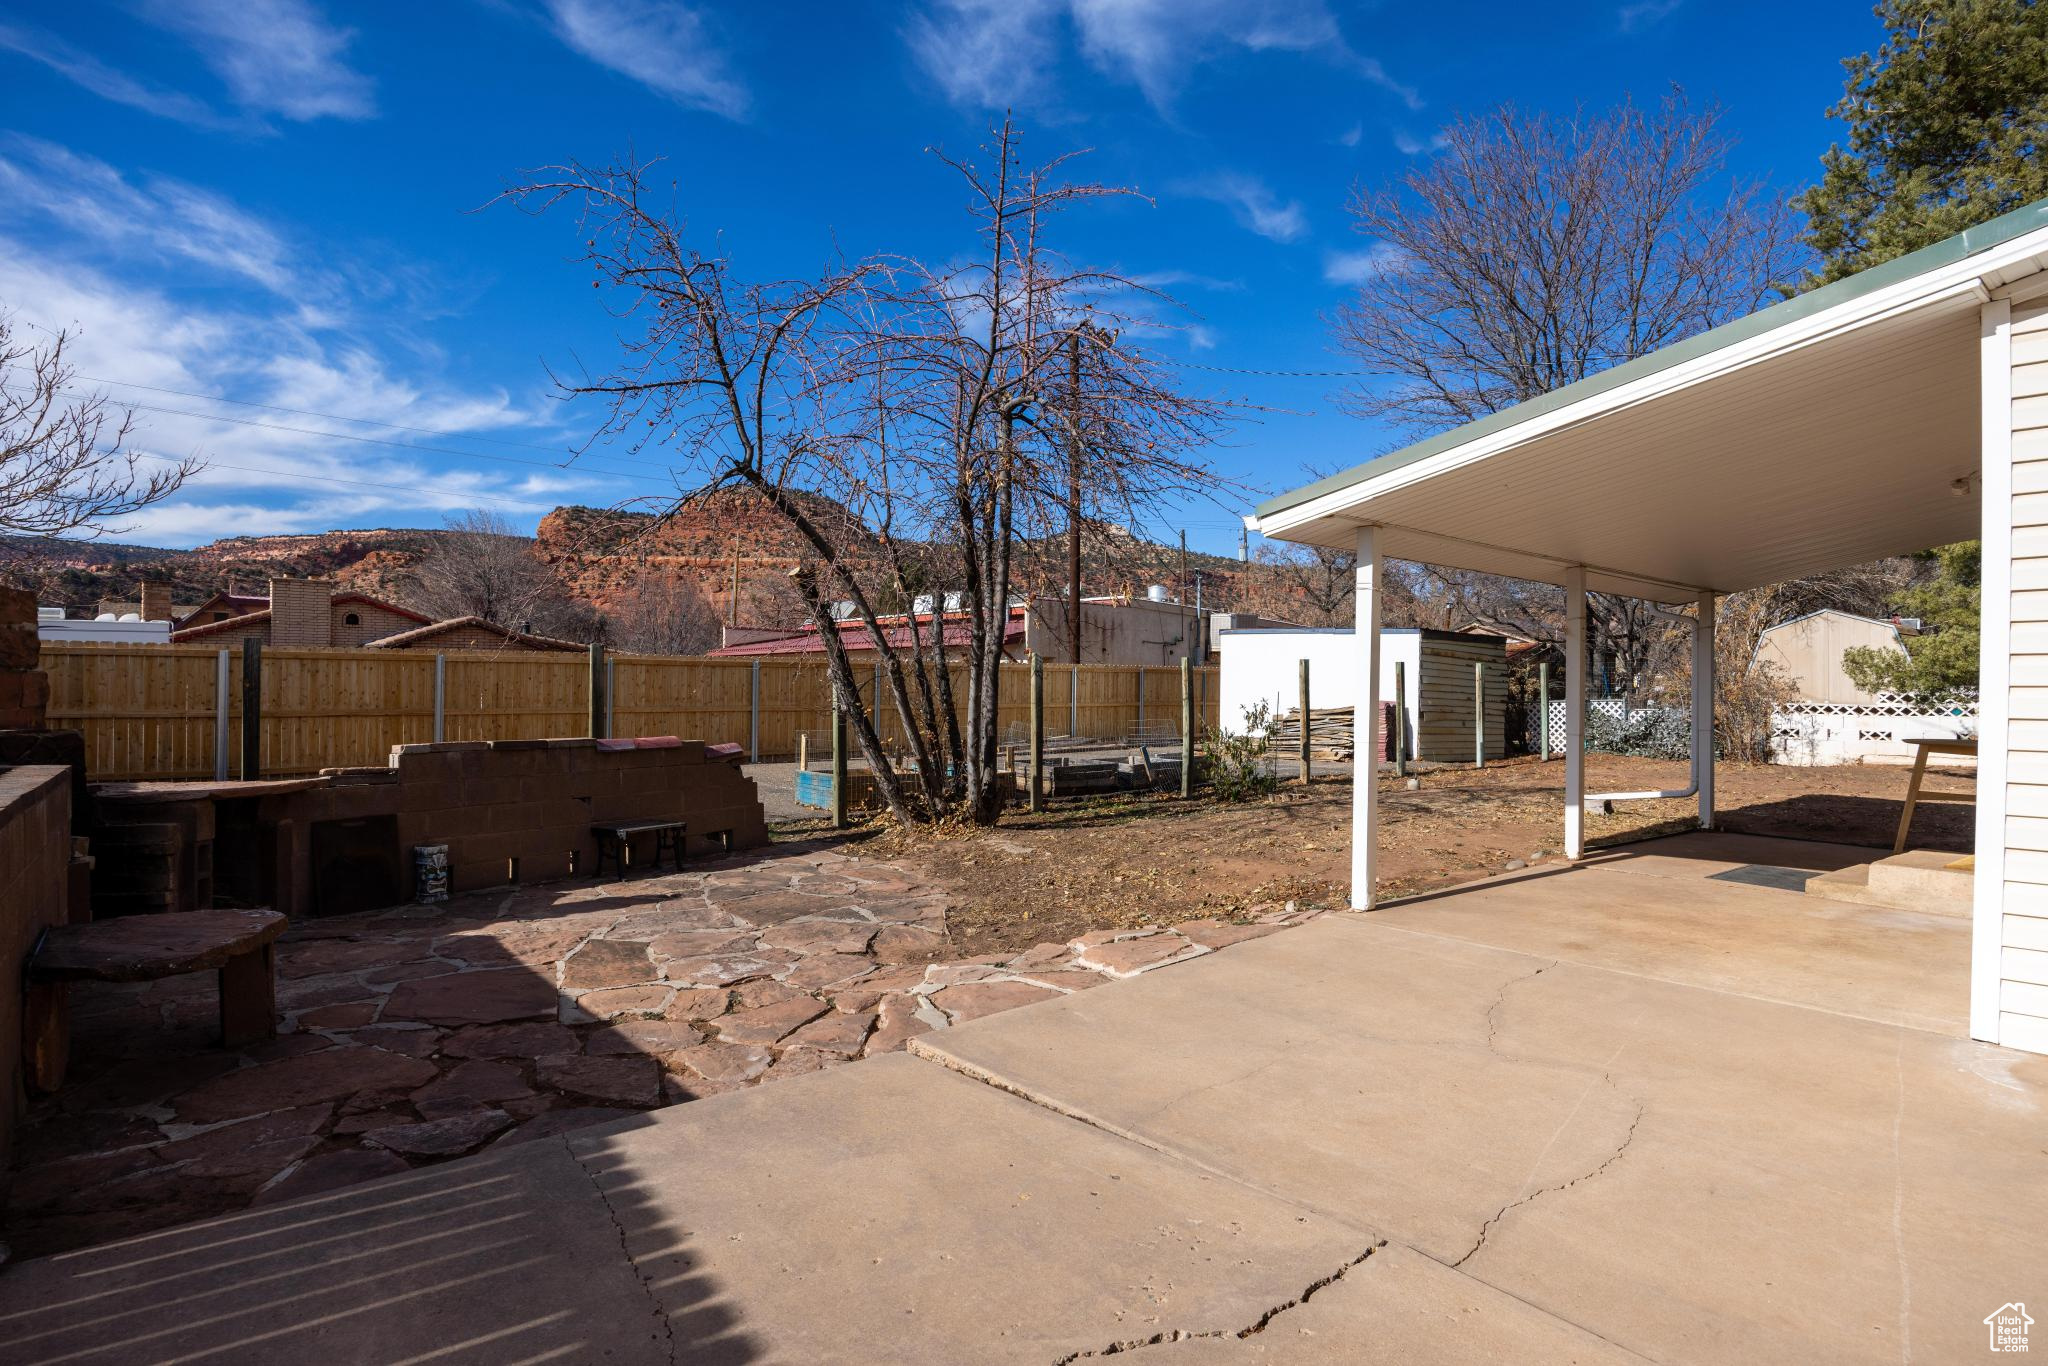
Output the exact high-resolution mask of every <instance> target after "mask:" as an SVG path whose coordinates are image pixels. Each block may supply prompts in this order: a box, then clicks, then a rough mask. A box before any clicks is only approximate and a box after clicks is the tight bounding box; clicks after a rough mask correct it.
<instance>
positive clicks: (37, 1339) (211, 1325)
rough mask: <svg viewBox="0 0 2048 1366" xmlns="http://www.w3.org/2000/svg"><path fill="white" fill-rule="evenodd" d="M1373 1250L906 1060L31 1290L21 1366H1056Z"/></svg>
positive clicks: (1215, 1319)
mask: <svg viewBox="0 0 2048 1366" xmlns="http://www.w3.org/2000/svg"><path fill="white" fill-rule="evenodd" d="M1378 1242H1379V1240H1378V1239H1377V1238H1376V1237H1375V1236H1373V1235H1372V1234H1370V1233H1368V1232H1365V1231H1362V1230H1360V1229H1358V1228H1355V1227H1353V1226H1350V1225H1348V1224H1346V1223H1344V1222H1343V1221H1341V1220H1335V1219H1331V1218H1328V1217H1325V1216H1321V1215H1317V1214H1314V1213H1313V1212H1310V1211H1307V1210H1304V1209H1302V1208H1301V1207H1299V1206H1298V1205H1295V1204H1293V1203H1291V1202H1287V1201H1283V1200H1279V1199H1275V1198H1273V1197H1271V1196H1267V1195H1262V1194H1260V1193H1258V1192H1255V1191H1252V1190H1250V1189H1248V1188H1246V1187H1245V1186H1243V1185H1241V1184H1239V1183H1236V1182H1231V1181H1226V1180H1218V1179H1213V1178H1209V1177H1206V1176H1204V1175H1202V1174H1199V1173H1194V1172H1191V1171H1189V1170H1188V1169H1187V1168H1186V1167H1184V1166H1182V1165H1180V1164H1177V1163H1174V1162H1172V1161H1171V1160H1169V1159H1166V1158H1163V1157H1161V1156H1160V1155H1158V1154H1157V1153H1154V1152H1152V1151H1150V1150H1148V1149H1145V1148H1143V1147H1139V1146H1136V1145H1133V1144H1130V1143H1127V1142H1124V1141H1122V1140H1120V1139H1116V1138H1113V1137H1111V1136H1110V1135H1107V1134H1104V1133H1102V1132H1100V1131H1098V1130H1094V1129H1090V1128H1088V1127H1086V1126H1084V1125H1079V1124H1075V1123H1073V1122H1071V1121H1069V1120H1066V1119H1063V1118H1061V1117H1059V1116H1057V1115H1054V1114H1052V1113H1051V1112H1049V1111H1046V1110H1044V1109H1042V1108H1039V1107H1036V1106H1033V1105H1030V1104H1028V1103H1027V1102H1025V1101H1023V1100H1020V1099H1018V1098H1016V1097H1013V1096H1008V1095H1004V1094H1002V1093H1001V1092H998V1091H996V1090H994V1089H992V1088H990V1087H986V1086H981V1085H978V1084H976V1083H973V1082H971V1081H968V1080H966V1079H964V1078H961V1077H959V1076H957V1075H955V1074H953V1073H951V1072H948V1071H946V1070H944V1069H941V1068H937V1067H933V1066H931V1065H930V1064H928V1063H924V1062H919V1061H916V1060H913V1059H910V1058H908V1057H902V1056H897V1057H891V1058H884V1059H878V1060H876V1061H874V1062H872V1063H869V1064H865V1065H863V1066H861V1067H859V1068H848V1069H841V1070H838V1071H833V1072H823V1073H818V1074H815V1075H813V1076H810V1077H805V1078H799V1079H796V1080H792V1081H790V1082H788V1083H786V1084H784V1085H781V1086H776V1087H771V1088H766V1089H761V1090H755V1091H748V1092H744V1093H736V1094H734V1095H731V1096H727V1097H722V1098H718V1099H715V1100H710V1101H704V1102H700V1103H698V1104H694V1105H690V1106H685V1107H679V1108H676V1109H671V1110H667V1111H663V1112H660V1113H659V1114H656V1115H648V1116H644V1117H636V1118H635V1119H632V1120H628V1121H622V1122H620V1123H618V1124H614V1125H611V1126H606V1127H604V1128H602V1129H596V1130H586V1131H582V1132H580V1133H578V1134H576V1135H574V1136H572V1137H570V1138H569V1139H567V1140H566V1141H565V1140H561V1139H557V1140H552V1141H538V1142H534V1143H530V1144H526V1145H523V1146H521V1147H518V1148H515V1149H512V1150H510V1151H509V1152H507V1153H505V1154H503V1155H499V1154H487V1155H485V1156H483V1157H481V1158H476V1159H471V1160H469V1161H464V1162H459V1163H453V1164H449V1165H446V1166H442V1167H438V1168H435V1169H433V1170H432V1171H430V1172H422V1173H416V1174H412V1175H409V1176H405V1177H401V1178H396V1179H392V1180H386V1181H380V1182H375V1183H371V1184H368V1185H364V1186H359V1187H355V1188H353V1189H351V1190H348V1191H346V1192H343V1193H338V1194H335V1195H332V1196H327V1197H320V1198H315V1199H310V1200H305V1201H298V1202H294V1203H292V1204H288V1205H283V1206H279V1207H276V1208H274V1209H267V1210H264V1211H261V1212H257V1213H251V1214H244V1215H237V1216H233V1217H229V1218H225V1219H218V1220H213V1221H209V1222H206V1223H200V1224H194V1225H189V1226H187V1227H184V1228H181V1229H177V1230H173V1231H170V1232H165V1233H159V1234H154V1235H149V1236H146V1237H142V1238H137V1239H132V1240H129V1241H126V1242H121V1243H115V1244H110V1245H106V1246H102V1247H98V1248H94V1249H91V1250H89V1251H85V1252H79V1253H71V1254H66V1255H63V1256H59V1257H54V1258H49V1259H45V1260H42V1261H35V1262H29V1263H26V1264H24V1265H21V1266H18V1267H15V1268H12V1269H10V1270H9V1271H8V1272H7V1273H6V1275H5V1276H4V1277H0V1361H8V1362H13V1361H38V1362H49V1361H109V1362H112V1361H119V1362H124V1363H139V1362H160V1361H171V1360H188V1359H195V1358H203V1359H205V1360H209V1361H230V1362H234V1361H247V1362H275V1361H280V1360H306V1361H320V1362H328V1361H346V1362H358V1361H360V1362H394V1361H418V1360H433V1361H437V1362H443V1361H445V1362H504V1361H514V1360H519V1361H531V1360H543V1359H554V1360H568V1361H592V1360H599V1359H605V1360H612V1361H621V1362H641V1361H664V1362H665V1361H671V1360H676V1361H686V1362H707V1363H708V1362H720V1363H723V1362H752V1361H778V1362H791V1363H819V1362H856V1361H858V1362H884V1361H886V1362H891V1363H911V1362H932V1363H942V1362H943V1363H954V1362H961V1361H975V1362H1008V1361H1016V1362H1028V1363H1051V1362H1053V1361H1056V1360H1059V1359H1061V1358H1062V1357H1068V1356H1072V1355H1075V1354H1080V1353H1088V1352H1095V1351H1100V1350H1102V1349H1104V1348H1105V1347H1107V1346H1109V1345H1110V1344H1113V1343H1120V1342H1127V1341H1132V1340H1143V1339H1147V1338H1151V1337H1154V1336H1158V1335H1161V1334H1178V1333H1182V1332H1191V1331H1192V1332H1205V1331H1217V1332H1231V1333H1234V1332H1236V1331H1238V1330H1240V1329H1242V1328H1245V1327H1248V1326H1251V1325H1254V1324H1257V1323H1260V1322H1262V1321H1267V1320H1268V1316H1269V1315H1271V1314H1272V1313H1273V1312H1274V1311H1276V1310H1278V1311H1281V1312H1282V1313H1284V1312H1286V1308H1287V1306H1289V1305H1290V1304H1292V1303H1293V1302H1295V1301H1297V1300H1298V1299H1299V1298H1300V1297H1301V1296H1302V1294H1303V1293H1304V1292H1305V1291H1306V1290H1307V1289H1308V1288H1310V1287H1312V1286H1314V1285H1315V1284H1317V1283H1318V1282H1320V1281H1324V1280H1326V1279H1328V1278H1329V1277H1331V1276H1333V1275H1336V1274H1337V1273H1338V1272H1340V1271H1341V1270H1343V1269H1344V1268H1345V1267H1346V1266H1347V1265H1349V1264H1350V1263H1352V1262H1354V1261H1356V1260H1357V1259H1358V1258H1360V1257H1361V1256H1362V1255H1364V1254H1366V1253H1368V1252H1370V1251H1373V1250H1374V1249H1375V1248H1376V1245H1377V1244H1378ZM1438 1271H1439V1274H1440V1275H1442V1276H1444V1277H1445V1278H1447V1279H1456V1278H1455V1277H1454V1276H1452V1273H1449V1272H1445V1271H1442V1270H1441V1268H1439V1269H1438ZM1444 1293H1446V1294H1448V1293H1449V1292H1444ZM1452 1298H1457V1297H1456V1296H1452ZM1447 1302H1448V1301H1447ZM1473 1312H1477V1313H1479V1314H1480V1315H1482V1316H1483V1317H1486V1318H1488V1319H1489V1320H1490V1319H1491V1318H1492V1317H1493V1316H1495V1315H1500V1316H1503V1318H1504V1325H1503V1328H1502V1329H1501V1331H1503V1332H1506V1333H1508V1334H1510V1335H1513V1334H1514V1333H1516V1332H1517V1331H1518V1330H1517V1328H1516V1327H1515V1324H1514V1322H1513V1320H1514V1319H1516V1318H1518V1317H1519V1315H1518V1314H1516V1313H1515V1312H1514V1311H1513V1310H1512V1307H1511V1306H1506V1305H1505V1304H1503V1302H1502V1301H1501V1300H1500V1299H1499V1298H1498V1297H1491V1298H1490V1300H1489V1302H1488V1303H1486V1304H1484V1305H1480V1306H1478V1307H1476V1309H1475V1310H1474V1311H1473Z"/></svg>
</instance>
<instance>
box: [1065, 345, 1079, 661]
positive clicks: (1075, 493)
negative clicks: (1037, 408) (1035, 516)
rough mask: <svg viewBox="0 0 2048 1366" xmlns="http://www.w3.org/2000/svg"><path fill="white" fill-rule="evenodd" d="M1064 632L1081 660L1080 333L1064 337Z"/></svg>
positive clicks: (1075, 656) (1075, 657) (1075, 659)
mask: <svg viewBox="0 0 2048 1366" xmlns="http://www.w3.org/2000/svg"><path fill="white" fill-rule="evenodd" d="M1067 369H1068V376H1067V378H1068V383H1069V386H1070V387H1069V389H1068V394H1069V395H1070V397H1069V400H1068V401H1069V402H1070V403H1071V404H1072V405H1073V409H1072V411H1071V412H1069V413H1068V414H1067V635H1068V638H1069V640H1070V643H1071V644H1072V646H1073V650H1074V654H1073V662H1074V663H1076V664H1079V663H1080V662H1081V334H1080V332H1078V331H1076V332H1075V333H1074V334H1073V335H1072V336H1070V337H1068V338H1067Z"/></svg>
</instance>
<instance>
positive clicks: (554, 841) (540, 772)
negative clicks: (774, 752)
mask: <svg viewBox="0 0 2048 1366" xmlns="http://www.w3.org/2000/svg"><path fill="white" fill-rule="evenodd" d="M391 768H392V769H393V770H395V773H394V775H393V776H392V777H391V778H390V779H387V780H381V781H366V780H367V779H372V778H379V779H381V778H382V774H383V771H382V770H343V771H341V772H340V774H339V775H338V776H339V777H341V778H342V781H339V782H337V783H336V784H334V785H333V786H330V787H324V788H316V789H314V790H312V791H310V792H306V793H303V794H299V795H297V796H295V797H293V798H291V801H292V803H293V808H292V819H293V820H294V821H295V822H298V823H300V824H301V825H302V826H303V827H305V828H308V829H310V827H311V825H312V824H313V823H316V822H319V821H326V820H348V819H355V818H359V817H363V816H382V815H395V816H396V817H397V827H398V843H399V849H398V854H399V858H400V870H401V876H402V877H403V878H405V879H406V880H407V882H408V885H409V880H410V878H411V875H412V849H413V846H415V845H421V844H445V845H447V846H448V862H449V872H450V884H451V886H452V887H453V888H454V890H456V891H474V890H476V889H479V888H484V887H499V886H504V885H506V883H507V882H508V881H510V875H511V862H512V860H514V859H516V860H518V880H519V881H520V882H522V883H526V882H545V881H549V880H551V879H556V878H565V877H570V876H585V877H587V876H590V875H592V874H594V873H595V872H596V871H597V839H596V837H595V836H594V835H593V834H592V833H591V827H592V826H593V825H595V824H600V823H606V822H635V821H676V820H679V821H683V822H684V823H685V824H686V825H687V826H688V852H689V853H690V854H691V855H700V854H703V853H705V852H707V851H708V850H709V849H710V848H711V847H712V845H711V841H710V836H711V835H712V833H713V832H714V831H721V830H729V831H731V832H732V841H733V847H734V848H735V849H752V848H758V847H760V846H761V845H764V844H766V843H767V842H768V823H767V820H766V817H765V816H764V814H763V812H762V810H761V798H760V794H759V793H758V792H757V791H756V789H755V787H754V780H753V779H751V778H749V777H747V776H746V774H745V773H743V772H741V770H740V767H739V765H738V763H736V762H734V761H733V758H732V757H731V756H728V755H726V754H723V753H714V752H710V751H708V750H707V748H706V746H705V745H704V743H703V741H701V740H680V739H677V738H675V737H673V736H659V737H648V738H643V739H639V740H588V739H563V740H500V741H495V742H485V741H480V740H479V741H454V742H449V743H445V744H438V745H399V746H397V747H395V748H394V749H393V750H392V752H391ZM652 854H653V842H652V839H651V838H646V839H643V840H642V841H640V842H639V843H638V844H636V846H635V849H634V856H635V863H636V865H637V866H639V867H640V868H642V869H647V868H648V867H649V865H648V860H649V859H651V857H652ZM300 904H311V903H310V902H301V903H300Z"/></svg>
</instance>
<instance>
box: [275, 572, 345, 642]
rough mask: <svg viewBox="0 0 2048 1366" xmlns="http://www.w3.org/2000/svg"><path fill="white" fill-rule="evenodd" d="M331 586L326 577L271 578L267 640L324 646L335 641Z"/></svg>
mask: <svg viewBox="0 0 2048 1366" xmlns="http://www.w3.org/2000/svg"><path fill="white" fill-rule="evenodd" d="M333 600H334V585H333V584H332V583H330V582H328V581H327V580H326V579H272V580H271V581H270V643H271V644H272V645H304V646H326V645H332V644H333V643H334V614H333V610H332V606H331V604H332V603H333Z"/></svg>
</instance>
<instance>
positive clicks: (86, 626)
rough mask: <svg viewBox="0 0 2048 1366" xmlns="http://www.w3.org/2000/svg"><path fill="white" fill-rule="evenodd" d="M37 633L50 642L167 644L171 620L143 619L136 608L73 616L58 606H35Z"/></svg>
mask: <svg viewBox="0 0 2048 1366" xmlns="http://www.w3.org/2000/svg"><path fill="white" fill-rule="evenodd" d="M36 637H37V639H39V640H45V641H49V642H52V643H61V642H65V641H72V642H77V641H105V642H111V643H116V644H121V645H168V644H170V643H171V623H170V622H168V621H144V620H143V619H142V616H141V614H140V613H138V612H124V613H122V614H121V615H119V616H116V615H115V614H114V613H112V612H102V613H100V614H99V615H98V616H96V617H94V618H92V619H91V620H90V621H87V620H82V619H81V620H72V619H70V618H67V617H66V616H65V615H64V609H63V608H61V607H38V608H36Z"/></svg>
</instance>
